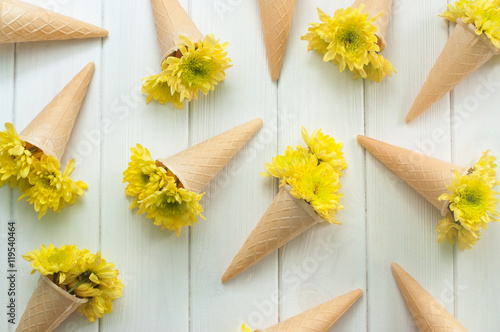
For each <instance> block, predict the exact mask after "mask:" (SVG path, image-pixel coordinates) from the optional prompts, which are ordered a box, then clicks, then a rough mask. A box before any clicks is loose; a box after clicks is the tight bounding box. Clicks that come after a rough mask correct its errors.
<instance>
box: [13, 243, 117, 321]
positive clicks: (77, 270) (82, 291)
mask: <svg viewBox="0 0 500 332" xmlns="http://www.w3.org/2000/svg"><path fill="white" fill-rule="evenodd" d="M23 258H24V259H25V260H27V261H28V262H30V263H31V267H32V268H33V271H32V273H35V272H36V271H38V272H39V273H40V274H41V278H40V280H39V282H38V285H37V289H35V291H34V293H33V296H32V299H31V300H30V302H29V303H28V306H27V308H26V310H25V312H24V315H23V317H22V318H21V321H20V323H19V327H18V328H20V329H21V330H22V328H21V327H22V326H32V325H33V323H34V322H33V321H32V320H33V319H36V320H37V321H36V322H35V323H36V325H37V326H39V327H40V326H47V327H49V326H51V327H52V328H55V327H56V326H57V325H59V324H60V323H61V322H62V321H63V320H64V319H65V318H67V317H68V316H69V314H71V313H72V312H73V311H74V310H76V309H78V310H79V311H80V313H81V314H82V315H85V316H86V317H87V318H88V319H89V321H91V322H95V321H96V319H97V318H102V317H103V316H104V314H108V313H111V312H112V310H113V304H112V301H114V300H116V299H117V298H120V297H121V296H122V288H123V284H122V282H121V280H120V279H118V278H117V277H118V274H119V273H118V270H116V269H115V265H114V264H113V263H110V262H107V261H106V260H105V259H104V258H103V257H102V255H101V253H100V252H98V253H97V254H91V253H90V252H89V251H88V250H87V249H83V250H80V249H78V248H77V247H76V246H75V245H65V246H61V247H60V248H56V247H54V245H52V244H50V245H49V246H48V247H45V246H44V245H42V246H41V249H35V250H33V251H30V252H28V253H27V254H26V255H23ZM33 317H34V318H33ZM38 320H40V321H38Z"/></svg>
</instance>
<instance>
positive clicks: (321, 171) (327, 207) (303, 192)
mask: <svg viewBox="0 0 500 332" xmlns="http://www.w3.org/2000/svg"><path fill="white" fill-rule="evenodd" d="M289 184H290V186H291V187H292V190H290V193H291V194H292V195H293V196H294V197H295V198H297V199H303V200H305V201H306V202H308V203H309V204H310V205H311V206H312V208H313V209H314V211H316V213H317V214H318V215H319V216H320V217H321V219H323V220H326V221H328V222H330V223H335V224H339V225H340V224H341V222H339V221H338V220H336V219H335V215H336V214H337V212H338V211H339V210H342V209H343V208H344V207H343V206H342V205H341V204H340V198H341V197H342V196H343V195H342V194H340V193H339V190H340V188H341V187H342V186H341V185H340V182H339V175H338V173H337V172H336V171H335V170H334V169H333V168H332V167H331V166H330V165H329V164H327V163H321V164H320V165H318V166H313V167H310V168H309V169H307V170H305V171H304V172H302V173H297V174H295V175H294V176H293V177H292V178H291V179H290V180H289Z"/></svg>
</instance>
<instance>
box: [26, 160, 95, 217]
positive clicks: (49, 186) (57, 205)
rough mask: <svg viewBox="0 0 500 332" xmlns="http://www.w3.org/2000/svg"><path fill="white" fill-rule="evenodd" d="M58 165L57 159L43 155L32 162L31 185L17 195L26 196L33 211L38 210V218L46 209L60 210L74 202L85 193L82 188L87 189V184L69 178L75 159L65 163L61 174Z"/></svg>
mask: <svg viewBox="0 0 500 332" xmlns="http://www.w3.org/2000/svg"><path fill="white" fill-rule="evenodd" d="M60 167H61V166H60V164H59V162H58V161H57V159H55V158H54V157H52V156H45V155H43V156H42V157H41V159H40V160H39V161H38V160H37V161H35V162H34V163H33V169H32V171H31V172H30V174H29V177H28V179H29V183H30V185H31V187H29V189H27V190H26V191H25V192H24V194H23V195H22V196H21V197H19V200H22V199H24V198H27V201H28V202H29V203H30V204H33V205H34V207H35V211H37V212H39V215H38V218H39V219H41V218H42V217H43V216H44V215H45V214H46V213H47V210H48V209H52V210H54V211H56V212H60V211H61V209H62V208H64V207H65V206H66V204H74V203H75V202H76V199H77V197H78V196H84V195H85V192H84V191H83V189H87V184H85V183H84V182H82V181H78V182H73V180H71V173H73V171H74V167H75V160H71V161H70V162H69V163H68V164H67V165H66V170H65V171H64V173H63V174H61V171H60Z"/></svg>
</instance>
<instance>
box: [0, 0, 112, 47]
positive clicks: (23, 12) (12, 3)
mask: <svg viewBox="0 0 500 332" xmlns="http://www.w3.org/2000/svg"><path fill="white" fill-rule="evenodd" d="M107 35H108V31H107V30H104V29H102V28H99V27H96V26H94V25H91V24H88V23H85V22H82V21H79V20H76V19H74V18H72V17H68V16H64V15H61V14H58V13H54V12H52V11H50V10H47V9H44V8H40V7H37V6H35V5H32V4H28V3H25V2H22V1H18V0H0V43H22V42H34V41H47V40H66V39H85V38H100V37H106V36H107Z"/></svg>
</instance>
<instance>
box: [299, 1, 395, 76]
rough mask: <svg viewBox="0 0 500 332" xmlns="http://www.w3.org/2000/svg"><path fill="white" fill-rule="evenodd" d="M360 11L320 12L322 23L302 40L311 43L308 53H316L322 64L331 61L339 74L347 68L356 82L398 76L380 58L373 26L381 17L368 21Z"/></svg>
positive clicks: (312, 27)
mask: <svg viewBox="0 0 500 332" xmlns="http://www.w3.org/2000/svg"><path fill="white" fill-rule="evenodd" d="M363 8H364V5H362V6H360V7H359V8H353V7H348V8H347V9H339V10H337V11H336V12H335V14H334V16H333V17H331V16H328V15H327V14H325V13H324V12H323V11H321V10H320V9H319V8H318V15H319V19H320V20H321V23H311V24H310V28H309V30H308V33H307V34H306V35H305V36H302V37H301V39H302V40H307V41H309V45H308V51H310V50H315V51H316V52H318V53H319V54H321V55H322V56H323V61H324V62H328V61H332V62H333V63H334V64H336V65H337V66H338V67H339V70H340V72H342V71H344V70H345V69H346V68H348V69H349V70H350V71H351V72H352V73H353V74H354V79H357V78H359V77H362V78H366V79H370V80H373V81H376V82H381V81H382V79H383V78H384V77H386V76H387V75H389V76H392V72H396V70H395V69H394V67H393V66H392V64H391V63H390V62H389V61H388V60H387V59H385V58H384V57H383V56H382V55H380V54H379V52H380V47H379V45H378V44H377V42H378V37H377V36H376V35H375V33H376V32H377V27H376V26H375V25H374V24H373V21H374V20H376V19H377V18H378V17H379V16H380V15H381V14H380V15H378V16H375V17H372V18H371V19H368V14H363V13H362V10H363Z"/></svg>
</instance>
